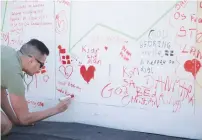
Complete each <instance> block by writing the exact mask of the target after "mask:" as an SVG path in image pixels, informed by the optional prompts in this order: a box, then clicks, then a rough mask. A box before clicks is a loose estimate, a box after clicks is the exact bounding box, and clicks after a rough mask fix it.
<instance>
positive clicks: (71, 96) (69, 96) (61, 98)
mask: <svg viewBox="0 0 202 140" xmlns="http://www.w3.org/2000/svg"><path fill="white" fill-rule="evenodd" d="M71 98H74V95H73V94H72V95H68V96H65V97H60V98H59V100H60V101H62V100H65V99H71Z"/></svg>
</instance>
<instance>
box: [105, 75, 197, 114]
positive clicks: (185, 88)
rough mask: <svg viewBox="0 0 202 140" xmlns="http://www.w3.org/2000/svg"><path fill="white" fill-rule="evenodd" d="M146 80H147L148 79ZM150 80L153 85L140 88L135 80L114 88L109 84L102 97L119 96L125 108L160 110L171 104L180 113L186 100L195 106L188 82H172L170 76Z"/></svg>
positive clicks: (176, 80)
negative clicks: (161, 107) (140, 106)
mask: <svg viewBox="0 0 202 140" xmlns="http://www.w3.org/2000/svg"><path fill="white" fill-rule="evenodd" d="M145 78H146V79H147V78H148V77H145ZM147 80H148V79H147ZM150 80H152V82H151V83H153V84H152V86H150V87H147V86H144V85H143V86H138V85H137V84H136V83H135V82H134V81H133V80H128V79H123V84H122V85H121V86H117V87H114V86H113V85H112V83H108V84H107V85H106V86H104V88H103V89H102V91H101V96H102V97H103V98H113V97H114V96H118V97H120V99H121V103H122V105H123V106H127V105H129V104H132V103H136V104H141V105H144V106H148V105H150V106H152V107H156V108H159V107H160V106H161V105H163V104H170V105H172V106H173V112H177V111H179V110H180V109H181V104H182V102H183V101H185V100H188V103H190V104H191V105H192V106H193V105H194V103H193V102H194V99H193V98H194V95H193V92H192V85H190V84H188V83H187V82H186V81H183V80H180V79H175V80H171V79H170V77H168V76H167V77H166V78H165V79H163V78H162V76H159V77H158V79H152V78H150ZM147 82H148V81H147ZM147 84H148V83H147ZM131 90H132V91H131ZM172 93H173V94H172ZM116 98H117V97H116Z"/></svg>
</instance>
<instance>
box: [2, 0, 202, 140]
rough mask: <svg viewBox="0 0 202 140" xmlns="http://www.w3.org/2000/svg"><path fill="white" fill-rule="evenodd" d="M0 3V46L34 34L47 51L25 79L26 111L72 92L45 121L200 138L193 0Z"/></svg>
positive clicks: (199, 60)
mask: <svg viewBox="0 0 202 140" xmlns="http://www.w3.org/2000/svg"><path fill="white" fill-rule="evenodd" d="M1 4H2V7H3V8H1V9H2V11H1V12H2V13H5V20H4V24H3V31H2V33H1V35H2V36H1V41H2V43H3V44H6V45H9V46H12V47H13V48H16V49H19V47H20V46H21V45H22V44H23V43H25V42H26V41H28V40H29V39H31V38H37V39H40V40H42V41H44V43H45V44H46V45H47V46H48V48H49V49H50V52H51V54H50V56H49V58H48V59H47V64H46V67H45V71H44V70H42V71H41V72H40V73H38V74H36V75H35V76H34V77H33V79H32V78H31V77H27V76H26V78H25V81H26V83H25V84H29V83H30V84H29V90H28V91H27V92H26V97H27V100H28V103H29V108H30V110H31V111H36V110H44V109H46V108H49V107H51V106H54V105H56V104H57V103H58V98H59V97H61V96H65V95H66V94H72V93H73V94H75V98H74V99H73V100H72V103H71V105H70V106H69V109H68V110H67V111H66V112H65V113H62V114H58V115H56V116H53V117H51V118H48V119H47V120H46V121H64V122H79V123H85V124H93V125H99V126H106V127H110V128H118V129H124V130H134V131H142V132H150V133H157V134H165V135H171V136H179V137H187V138H197V139H202V121H201V118H202V68H201V67H202V66H200V65H202V49H201V45H202V44H201V42H202V36H201V35H202V27H201V26H202V25H201V19H202V15H201V13H202V8H201V6H200V1H199V2H197V1H179V2H176V1H169V2H168V1H162V2H156V1H155V2H154V1H149V2H145V1H144V2H140V1H133V2H120V1H116V2H115V1H111V2H108V1H103V2H92V1H91V2H85V1H84V2H81V1H72V2H71V3H70V2H69V1H66V0H58V1H55V2H53V1H34V2H28V1H26V2H16V1H9V2H7V4H6V2H5V1H4V2H1ZM5 7H6V8H5ZM30 13H31V14H30ZM1 15H4V14H1ZM3 17H4V16H2V18H1V21H3V19H4V18H3ZM195 19H196V20H195ZM36 24H38V25H36ZM159 45H160V46H159ZM59 48H60V49H59ZM59 52H60V53H59ZM63 57H64V58H65V59H63ZM66 58H67V59H66ZM64 60H65V61H66V62H63V61H64ZM90 65H91V67H90ZM88 67H90V68H89V70H85V68H86V69H88Z"/></svg>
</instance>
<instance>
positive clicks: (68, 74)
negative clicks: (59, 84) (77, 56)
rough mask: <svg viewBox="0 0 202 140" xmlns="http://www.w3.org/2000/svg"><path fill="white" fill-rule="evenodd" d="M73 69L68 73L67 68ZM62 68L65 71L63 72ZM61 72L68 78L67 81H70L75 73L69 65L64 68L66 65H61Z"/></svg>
mask: <svg viewBox="0 0 202 140" xmlns="http://www.w3.org/2000/svg"><path fill="white" fill-rule="evenodd" d="M68 67H69V68H71V69H70V72H68V71H67V68H68ZM61 68H63V71H62V70H61ZM59 71H60V73H61V74H62V75H63V76H64V77H65V78H66V79H69V77H70V76H71V75H72V73H73V67H72V66H71V65H67V66H64V65H61V66H60V67H59Z"/></svg>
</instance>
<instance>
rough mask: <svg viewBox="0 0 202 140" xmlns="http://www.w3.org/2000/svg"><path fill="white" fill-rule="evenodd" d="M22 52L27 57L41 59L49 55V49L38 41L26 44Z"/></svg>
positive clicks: (33, 40) (32, 40)
mask: <svg viewBox="0 0 202 140" xmlns="http://www.w3.org/2000/svg"><path fill="white" fill-rule="evenodd" d="M20 51H21V52H22V53H23V54H25V55H34V56H35V57H37V58H39V57H40V56H41V55H45V54H46V55H47V56H48V55H49V49H48V48H47V47H46V45H45V44H44V43H43V42H42V41H39V40H37V39H31V40H30V41H28V42H27V43H25V44H24V45H23V46H22V47H21V48H20Z"/></svg>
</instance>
